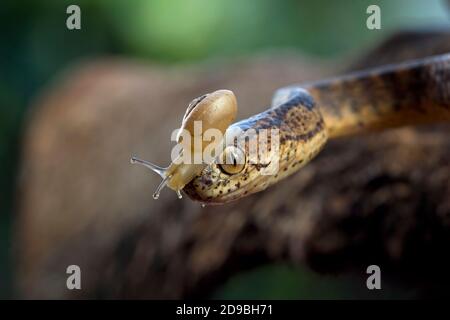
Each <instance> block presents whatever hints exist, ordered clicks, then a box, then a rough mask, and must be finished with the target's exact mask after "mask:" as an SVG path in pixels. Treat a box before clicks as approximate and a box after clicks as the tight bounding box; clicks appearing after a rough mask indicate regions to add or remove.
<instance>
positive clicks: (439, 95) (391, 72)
mask: <svg viewBox="0 0 450 320" xmlns="http://www.w3.org/2000/svg"><path fill="white" fill-rule="evenodd" d="M235 113H236V101H235V97H234V94H233V93H232V92H231V91H229V90H218V91H215V92H213V93H209V94H206V95H203V96H201V97H199V98H196V99H194V100H193V101H192V102H191V104H190V105H189V107H188V109H187V111H186V114H185V116H184V118H183V123H182V128H190V127H192V122H193V121H194V120H197V121H199V120H201V121H205V122H206V124H207V125H206V127H207V128H211V127H215V126H216V127H219V130H220V131H223V132H230V130H231V131H233V130H236V129H239V130H241V132H246V131H247V130H249V129H251V130H253V132H256V135H259V134H260V132H263V129H264V130H277V132H278V133H279V144H278V149H277V152H270V154H269V153H268V154H265V155H262V156H263V157H264V159H266V160H265V161H266V162H265V163H255V162H252V161H250V156H249V154H248V152H249V146H248V145H244V147H241V148H238V147H236V146H235V145H228V146H225V148H224V150H223V151H222V153H221V154H220V156H217V157H216V158H215V159H214V160H213V161H210V162H208V163H201V164H198V165H194V164H174V163H172V164H171V165H170V166H169V167H167V168H162V167H158V166H156V165H154V164H152V163H150V162H148V161H145V160H141V159H139V158H136V157H133V158H132V160H131V161H132V162H133V163H139V164H142V165H144V166H146V167H148V168H150V169H151V170H153V171H155V172H157V173H158V174H160V175H161V177H162V178H163V182H162V183H161V184H160V185H159V186H158V188H157V191H156V192H155V194H154V198H157V197H158V196H159V192H160V191H161V189H162V188H163V187H164V186H166V185H168V186H169V187H170V188H172V189H174V190H175V191H176V192H177V194H178V196H179V197H180V198H181V191H183V192H184V193H185V194H186V195H188V196H189V197H190V198H191V199H192V200H195V201H199V202H201V203H203V204H206V205H210V204H212V205H217V204H224V203H227V202H230V201H236V200H239V199H242V198H244V197H246V196H249V195H251V194H254V193H256V192H260V191H263V190H265V189H267V188H268V187H270V186H272V185H274V184H276V183H278V182H279V181H281V180H282V179H284V178H286V177H288V176H290V175H292V174H294V173H296V172H297V171H299V170H300V169H301V168H302V167H304V166H305V165H306V164H308V163H309V162H310V161H311V160H312V159H313V158H314V157H315V156H316V155H317V154H319V153H320V151H321V150H322V149H323V148H324V147H325V146H326V143H327V141H329V140H332V139H337V138H342V137H346V136H355V135H362V134H366V133H369V132H375V131H380V130H387V129H391V128H397V127H401V126H412V125H421V124H429V123H439V122H449V121H450V53H447V54H441V55H436V56H429V57H426V58H422V59H415V60H409V61H405V62H401V63H397V64H390V65H385V66H381V67H376V68H372V69H368V70H361V71H356V72H352V73H348V74H345V75H342V76H338V77H333V78H329V79H325V80H320V81H315V82H309V83H304V84H294V85H290V86H287V87H282V88H280V89H278V90H276V91H275V93H274V95H273V98H272V102H271V104H270V106H269V108H268V109H267V110H265V111H263V112H261V113H259V114H256V115H254V116H251V117H249V118H247V119H244V120H241V121H238V122H235V123H230V122H231V121H234V116H235ZM189 132H191V133H192V128H191V130H190V131H189ZM268 150H269V151H271V150H270V148H269V149H268ZM275 157H276V159H275ZM225 158H226V159H231V160H232V161H231V162H230V161H225V162H224V161H221V160H223V159H225ZM237 160H238V161H237ZM272 161H273V162H276V163H277V164H278V166H277V171H276V172H274V173H273V174H265V173H264V169H265V166H267V164H270V163H272Z"/></svg>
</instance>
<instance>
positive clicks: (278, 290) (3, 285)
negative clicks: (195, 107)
mask: <svg viewBox="0 0 450 320" xmlns="http://www.w3.org/2000/svg"><path fill="white" fill-rule="evenodd" d="M70 4H77V5H79V6H80V7H81V11H82V18H81V20H82V21H81V22H82V29H81V30H79V31H69V30H67V29H66V26H65V22H66V18H67V14H66V8H67V6H68V5H70ZM370 4H378V5H379V6H380V7H381V10H382V29H381V30H377V31H370V30H368V29H367V28H366V18H367V14H366V8H367V6H368V5H370ZM448 24H449V18H448V15H447V8H446V3H445V2H444V1H440V0H430V1H425V0H384V1H376V0H368V1H366V0H359V1H349V0H347V1H332V0H328V1H326V0H312V1H301V0H285V1H277V0H148V1H144V0H134V1H126V0H97V1H95V0H78V1H63V0H54V1H53V0H41V1H37V0H36V1H14V0H3V1H2V2H1V4H0V101H1V106H0V107H1V108H0V164H1V165H0V298H8V297H13V296H14V290H13V288H14V284H13V279H14V272H13V271H14V267H13V263H12V259H11V253H12V252H11V251H12V250H11V249H12V246H13V243H12V241H13V240H12V239H11V233H12V231H11V226H12V223H13V221H14V215H15V212H14V200H15V199H14V191H15V178H16V170H17V161H18V158H19V151H20V137H21V130H22V128H23V119H24V115H25V113H26V111H27V107H28V106H29V104H30V101H31V100H32V98H33V97H34V96H35V95H36V94H37V93H38V92H39V91H40V90H41V88H42V87H43V86H45V85H46V83H48V82H49V81H50V80H51V79H52V78H54V77H55V75H56V74H58V72H60V71H61V70H63V69H64V68H66V67H67V66H69V65H71V64H72V63H74V62H76V61H78V60H80V59H89V58H94V57H98V56H104V55H111V54H115V55H122V56H128V57H137V58H141V59H144V60H147V61H151V62H152V63H161V64H171V65H173V64H180V63H195V62H197V61H201V60H205V59H214V58H218V57H227V58H228V57H230V58H232V57H237V56H242V55H251V54H252V53H255V52H261V51H263V50H270V49H274V48H294V49H296V50H298V51H299V53H301V54H305V55H310V56H316V57H323V58H329V59H334V58H339V57H342V56H344V55H346V54H350V53H352V54H355V53H357V52H358V51H361V50H363V49H364V48H369V47H370V46H371V45H374V43H376V42H377V41H379V40H380V39H381V38H384V37H386V36H387V35H388V34H389V33H390V32H392V31H394V30H398V29H402V28H409V29H420V28H422V27H430V26H438V27H439V26H448ZM352 283H354V281H351V279H350V278H348V277H343V278H328V277H320V276H317V275H316V274H313V273H311V272H309V271H307V270H303V269H297V268H291V267H287V266H284V265H277V266H267V267H264V268H260V269H258V270H254V271H250V272H246V273H244V274H241V275H237V276H236V277H234V278H232V279H230V281H229V282H228V283H227V284H226V285H225V286H224V287H223V288H222V289H220V290H219V292H217V293H216V294H215V296H214V297H222V298H320V297H322V298H339V297H344V298H352V297H365V298H370V297H384V298H389V297H410V296H411V295H413V294H414V293H411V292H405V291H404V290H399V289H394V288H391V289H389V288H385V290H382V291H383V292H382V293H377V294H368V290H363V289H364V288H363V287H362V286H363V285H364V283H363V282H361V281H358V283H361V285H360V286H357V287H355V285H354V284H352Z"/></svg>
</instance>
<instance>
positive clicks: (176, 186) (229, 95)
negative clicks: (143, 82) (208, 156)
mask: <svg viewBox="0 0 450 320" xmlns="http://www.w3.org/2000/svg"><path fill="white" fill-rule="evenodd" d="M236 113H237V102H236V97H235V95H234V93H233V92H232V91H230V90H217V91H214V92H212V93H208V94H205V95H202V96H200V97H198V98H196V99H194V100H192V102H191V103H190V104H189V105H188V107H187V110H186V113H185V114H184V117H183V120H182V122H181V127H180V129H179V130H178V134H177V138H176V140H177V143H178V144H182V143H183V142H186V141H183V139H184V137H186V136H185V135H184V134H188V135H189V136H190V139H187V140H190V141H194V140H195V139H198V140H200V141H201V143H200V145H198V144H196V143H189V144H185V145H184V148H182V149H181V152H180V154H179V155H178V157H176V158H175V159H174V160H173V161H172V163H171V164H170V165H169V166H168V167H166V168H163V167H160V166H157V165H155V164H153V163H151V162H149V161H146V160H142V159H139V158H137V157H134V156H133V157H132V158H131V163H133V164H134V163H136V164H139V165H142V166H145V167H147V168H148V169H150V170H152V171H153V172H156V173H157V174H159V175H160V176H161V178H162V179H163V180H162V181H161V183H160V184H159V186H158V187H157V188H156V190H155V192H154V193H153V198H154V199H158V198H159V194H160V192H161V190H162V189H163V188H164V187H165V186H167V187H169V188H170V189H172V190H174V191H175V192H176V193H177V195H178V198H180V199H181V198H182V195H181V190H182V189H183V188H184V186H185V185H186V184H188V183H189V182H190V181H191V180H192V179H194V178H195V177H196V176H197V175H199V174H200V173H201V172H202V170H203V169H204V168H205V166H206V165H207V164H208V163H204V162H203V161H201V162H200V163H196V162H195V161H194V163H185V162H184V161H182V159H183V158H184V157H185V156H186V154H185V153H186V152H189V153H190V156H193V157H194V159H195V156H196V155H197V156H198V155H200V156H201V155H202V154H203V151H204V150H205V148H207V147H209V148H211V147H215V146H217V145H218V144H219V143H221V141H215V140H214V141H211V142H209V141H207V139H203V135H204V133H205V132H206V131H207V130H210V129H216V130H218V131H219V132H220V133H221V134H222V135H224V134H225V132H226V130H227V128H228V127H229V126H230V124H232V123H233V121H234V119H235V118H236ZM196 122H199V123H200V124H201V131H200V132H198V133H199V134H198V133H197V132H196V130H195V129H196ZM190 141H189V142H190ZM189 145H190V148H189ZM200 159H203V158H200Z"/></svg>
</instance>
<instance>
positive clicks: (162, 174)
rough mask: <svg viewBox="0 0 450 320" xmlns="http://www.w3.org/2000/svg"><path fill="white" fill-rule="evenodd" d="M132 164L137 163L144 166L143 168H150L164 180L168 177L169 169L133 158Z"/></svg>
mask: <svg viewBox="0 0 450 320" xmlns="http://www.w3.org/2000/svg"><path fill="white" fill-rule="evenodd" d="M130 163H132V164H135V163H137V164H140V165H142V166H144V167H146V168H149V169H150V170H152V171H153V172H156V173H157V174H159V176H160V177H161V178H163V179H165V177H166V175H165V172H166V171H167V168H163V167H160V166H157V165H156V164H153V163H151V162H149V161H146V160H142V159H139V158H136V157H131V159H130Z"/></svg>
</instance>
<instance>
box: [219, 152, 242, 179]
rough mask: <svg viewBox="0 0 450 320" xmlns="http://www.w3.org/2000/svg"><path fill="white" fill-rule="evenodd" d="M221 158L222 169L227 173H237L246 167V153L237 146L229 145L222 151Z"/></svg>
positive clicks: (220, 165)
mask: <svg viewBox="0 0 450 320" xmlns="http://www.w3.org/2000/svg"><path fill="white" fill-rule="evenodd" d="M220 160H221V162H220V163H219V167H220V170H222V171H223V172H224V173H227V174H236V173H239V172H241V171H242V170H243V169H244V166H245V153H244V152H243V151H242V150H241V149H239V148H237V147H234V146H228V147H226V148H225V150H224V151H223V152H222V156H221V157H220Z"/></svg>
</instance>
